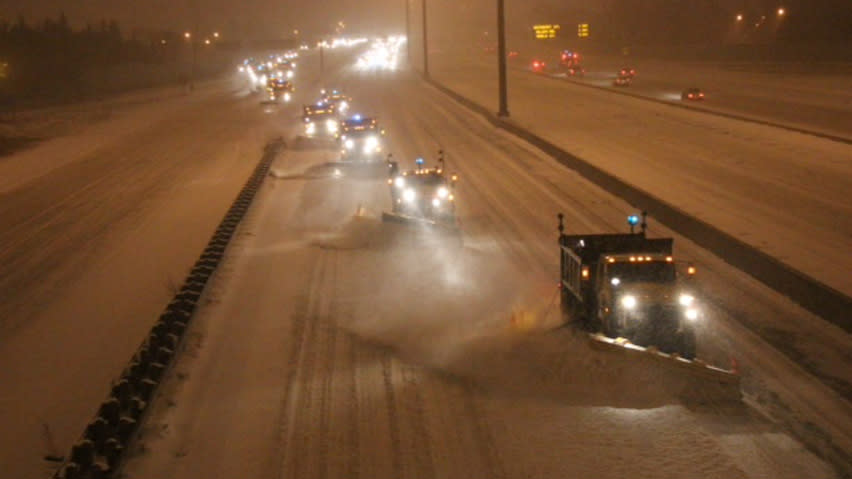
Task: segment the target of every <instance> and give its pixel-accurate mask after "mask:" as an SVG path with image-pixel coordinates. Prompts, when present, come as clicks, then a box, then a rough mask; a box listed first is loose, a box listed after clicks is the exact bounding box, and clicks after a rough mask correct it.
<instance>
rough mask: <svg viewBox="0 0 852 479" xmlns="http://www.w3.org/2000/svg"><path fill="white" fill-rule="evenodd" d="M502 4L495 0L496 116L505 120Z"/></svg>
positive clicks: (504, 50) (504, 32) (505, 98)
mask: <svg viewBox="0 0 852 479" xmlns="http://www.w3.org/2000/svg"><path fill="white" fill-rule="evenodd" d="M503 2H504V0H497V56H498V59H497V69H498V82H499V85H498V87H499V88H498V89H499V90H500V92H499V95H500V109H499V110H498V111H497V116H499V117H504V118H505V117H508V116H509V107H508V105H507V103H508V95H507V94H506V16H505V12H504V7H503Z"/></svg>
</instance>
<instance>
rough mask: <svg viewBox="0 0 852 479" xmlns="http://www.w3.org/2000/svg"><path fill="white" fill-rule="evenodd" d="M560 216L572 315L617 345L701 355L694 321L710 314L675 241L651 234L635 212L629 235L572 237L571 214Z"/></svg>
mask: <svg viewBox="0 0 852 479" xmlns="http://www.w3.org/2000/svg"><path fill="white" fill-rule="evenodd" d="M558 218H559V248H560V276H561V281H560V290H561V293H560V294H561V304H562V311H563V315H565V316H566V319H567V320H568V321H572V322H579V323H580V324H581V325H583V326H584V327H585V328H586V329H587V330H588V331H589V332H591V333H600V334H602V335H603V336H606V337H608V338H611V339H613V340H614V341H613V342H614V343H618V344H623V343H624V342H629V343H632V345H637V346H641V347H643V348H651V347H655V348H656V349H657V350H659V351H661V352H664V353H668V354H670V355H677V356H679V357H681V358H683V359H689V360H692V359H694V358H695V330H694V325H695V323H696V322H697V321H699V320H700V318H701V316H702V314H701V311H700V308H699V306H698V304H697V301H696V298H695V296H694V294H693V293H692V292H691V291H692V285H691V281H690V278H691V276H692V275H693V274H694V272H695V269H694V268H693V267H692V266H688V267H687V268H686V274H683V272H682V271H678V268H677V265H676V263H675V261H674V258H673V256H672V246H673V243H674V240H673V239H672V238H647V237H646V236H645V233H646V225H647V224H646V214H645V213H644V212H643V213H642V216H641V224H640V217H639V216H638V215H631V216H630V217H628V224H629V225H630V230H631V232H630V233H624V234H588V235H567V234H564V224H563V215H562V214H559V215H558ZM637 225H639V226H640V230H639V231H638V232H634V229H635V227H636V226H637ZM681 269H682V268H681Z"/></svg>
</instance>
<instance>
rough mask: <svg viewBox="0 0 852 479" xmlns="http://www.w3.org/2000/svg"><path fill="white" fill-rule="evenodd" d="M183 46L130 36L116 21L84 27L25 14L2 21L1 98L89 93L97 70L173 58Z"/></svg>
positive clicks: (63, 17)
mask: <svg viewBox="0 0 852 479" xmlns="http://www.w3.org/2000/svg"><path fill="white" fill-rule="evenodd" d="M172 36H173V37H176V35H172ZM163 39H165V37H164V38H163ZM178 48H179V42H177V41H172V42H163V41H162V40H157V41H154V40H153V39H134V38H126V37H125V36H124V35H122V32H121V29H120V27H119V25H118V23H117V22H116V21H114V20H109V21H107V20H103V21H101V22H99V23H97V24H95V25H91V24H90V25H87V26H86V27H85V28H82V29H78V30H75V29H72V28H71V26H70V25H69V24H68V20H67V18H66V17H65V15H64V14H63V15H60V16H59V17H58V18H56V19H52V18H48V19H45V20H43V21H42V22H41V23H37V24H29V23H27V22H26V21H25V20H24V18H19V19H18V20H17V21H16V22H14V23H11V24H10V23H0V95H2V97H1V98H0V100H1V101H6V102H8V101H11V100H12V99H15V98H21V97H32V96H37V95H38V96H45V97H47V98H52V99H56V98H61V97H71V98H76V97H83V96H86V94H87V93H88V92H87V90H90V89H91V88H92V87H91V81H90V80H87V78H88V77H91V76H92V75H93V72H97V71H100V70H105V69H106V68H107V67H110V66H114V65H118V64H122V63H155V62H167V61H171V60H174V59H175V58H176V57H177V55H178V53H179V50H178Z"/></svg>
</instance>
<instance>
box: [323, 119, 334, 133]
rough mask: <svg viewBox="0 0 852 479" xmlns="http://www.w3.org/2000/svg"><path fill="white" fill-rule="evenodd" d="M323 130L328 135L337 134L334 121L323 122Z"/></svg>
mask: <svg viewBox="0 0 852 479" xmlns="http://www.w3.org/2000/svg"><path fill="white" fill-rule="evenodd" d="M325 129H326V130H327V131H328V132H329V133H336V132H337V122H336V121H334V120H328V121H326V122H325Z"/></svg>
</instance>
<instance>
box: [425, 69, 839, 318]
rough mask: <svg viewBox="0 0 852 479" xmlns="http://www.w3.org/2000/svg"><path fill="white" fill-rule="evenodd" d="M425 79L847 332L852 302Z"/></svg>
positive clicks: (829, 288) (762, 253)
mask: <svg viewBox="0 0 852 479" xmlns="http://www.w3.org/2000/svg"><path fill="white" fill-rule="evenodd" d="M425 81H426V82H427V83H429V84H430V85H432V86H433V87H435V88H436V89H438V90H439V91H441V92H442V93H444V94H446V95H447V96H449V97H451V98H453V99H454V100H456V101H457V102H459V103H461V104H462V105H464V106H465V107H467V108H468V109H470V110H473V111H474V112H476V113H478V114H479V115H481V116H483V117H484V118H485V119H486V120H488V122H490V123H491V124H492V125H494V126H496V127H497V128H501V129H503V130H505V131H508V132H509V133H512V134H513V135H515V136H517V137H519V138H521V139H523V140H524V141H526V142H528V143H530V144H532V145H533V146H535V147H536V148H538V149H540V150H542V151H543V152H545V153H547V154H548V155H550V156H551V157H552V158H554V159H555V160H556V161H558V162H560V163H562V164H563V165H565V166H566V167H568V168H570V169H572V170H575V171H576V172H577V173H579V174H580V175H582V176H583V177H584V178H586V179H588V180H589V181H591V182H592V183H595V184H596V185H598V186H599V187H601V188H603V189H604V190H606V191H607V192H609V193H611V194H613V195H615V196H618V197H620V198H622V199H624V200H625V201H627V202H629V203H631V204H633V205H638V206H641V207H642V209H643V210H645V211H648V212H649V214H651V215H652V216H653V217H655V218H656V219H657V220H658V221H660V222H662V223H663V224H665V225H666V226H667V227H669V228H670V229H672V230H673V231H676V232H677V233H678V234H680V235H682V236H684V237H686V238H689V239H690V240H691V241H693V242H695V243H696V244H698V245H699V246H701V247H702V248H704V249H707V250H708V251H711V252H712V253H714V254H716V255H717V256H719V257H720V258H722V259H723V260H724V261H726V262H727V263H728V264H730V265H731V266H734V267H735V268H737V269H739V270H740V271H742V272H744V273H746V274H748V275H749V276H751V277H753V278H755V279H756V280H758V281H760V282H761V283H763V284H765V285H766V286H768V287H770V288H772V289H773V290H775V291H777V292H779V293H781V294H783V295H785V296H787V297H788V298H790V299H791V300H793V301H794V302H796V303H797V304H798V305H800V306H802V307H803V308H805V309H807V310H808V311H810V312H812V313H814V314H816V315H818V316H820V317H822V318H823V319H825V320H826V321H829V322H831V323H833V324H835V325H837V326H839V327H840V328H842V329H843V330H844V331H846V332H852V314H850V311H852V298H850V297H849V296H846V295H845V294H843V293H841V292H840V291H837V290H835V289H834V288H832V287H830V286H828V285H826V284H824V283H822V282H820V281H818V280H816V279H814V278H812V277H810V276H808V275H806V274H804V273H802V272H800V271H797V270H795V269H793V268H791V267H790V266H788V265H786V264H784V263H782V262H780V261H778V260H777V259H775V258H773V257H771V256H769V255H767V254H766V253H764V252H762V251H760V250H758V249H757V248H755V247H753V246H751V245H749V244H746V243H744V242H743V241H740V240H738V239H737V238H734V237H733V236H731V235H729V234H728V233H725V232H724V231H722V230H720V229H718V228H716V227H714V226H712V225H710V224H708V223H705V222H704V221H701V220H699V219H698V218H695V217H693V216H690V215H688V214H687V213H685V212H683V211H681V210H680V209H678V208H677V207H675V206H673V205H670V204H668V203H666V202H664V201H662V200H660V199H659V198H657V197H655V196H653V195H652V194H650V193H648V192H646V191H643V190H641V189H639V188H637V187H635V186H633V185H631V184H629V183H626V182H624V181H622V180H620V179H618V178H617V177H615V176H613V175H611V174H609V173H607V172H606V171H604V170H602V169H600V168H598V167H596V166H594V165H592V164H591V163H589V162H587V161H585V160H583V159H582V158H580V157H578V156H575V155H573V154H571V153H569V152H567V151H565V150H563V149H561V148H559V147H558V146H556V145H555V144H553V143H551V142H549V141H547V140H545V139H544V138H542V137H540V136H538V135H536V134H535V133H533V132H531V131H529V130H526V129H524V128H522V127H520V126H518V125H516V124H514V123H513V122H511V121H510V120H506V119H502V118H500V117H498V116H497V115H496V113H493V112H491V111H490V110H488V108H486V107H484V106H482V105H479V104H478V103H475V102H474V101H472V100H470V99H469V98H466V97H464V96H462V95H460V94H458V93H456V92H455V91H453V90H451V89H449V88H447V87H446V86H444V85H442V84H440V83H438V82H437V81H436V80H434V79H433V78H430V77H427V78H425Z"/></svg>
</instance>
